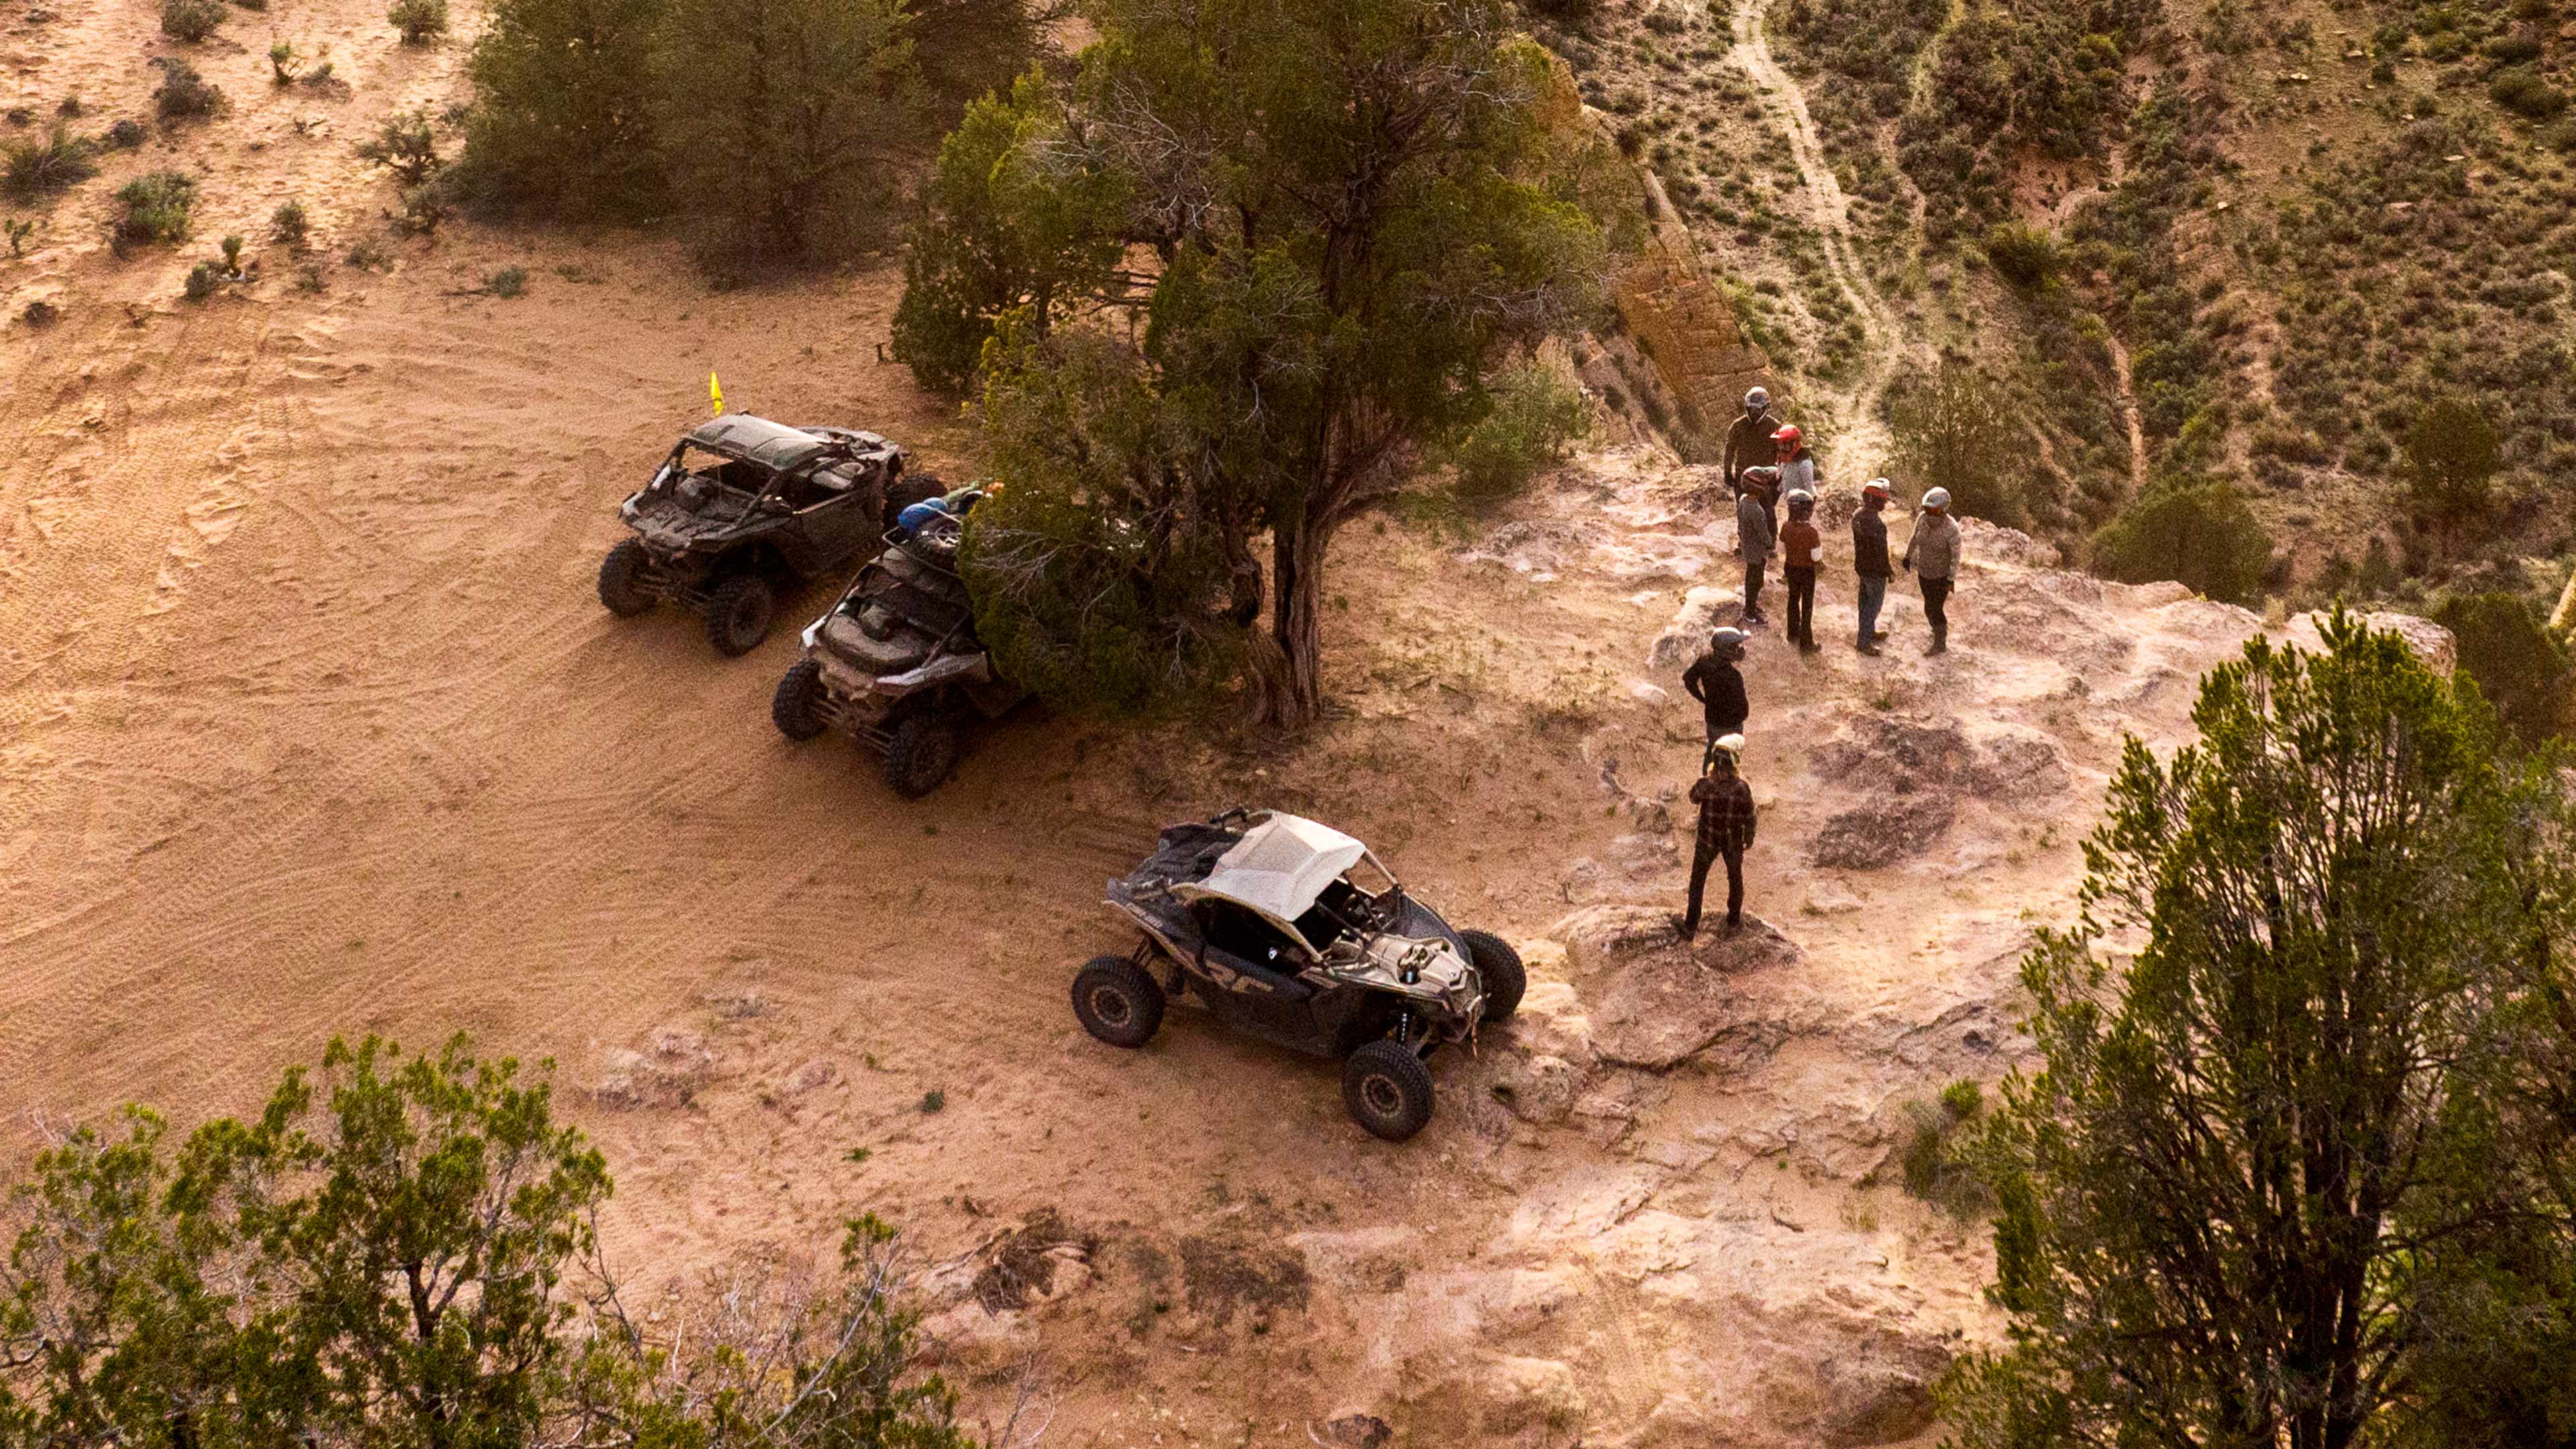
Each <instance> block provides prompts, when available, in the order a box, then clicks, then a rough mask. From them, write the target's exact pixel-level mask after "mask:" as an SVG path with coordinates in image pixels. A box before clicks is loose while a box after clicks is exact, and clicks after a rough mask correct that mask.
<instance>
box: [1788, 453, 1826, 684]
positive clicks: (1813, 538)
mask: <svg viewBox="0 0 2576 1449" xmlns="http://www.w3.org/2000/svg"><path fill="white" fill-rule="evenodd" d="M1815 512H1816V495H1815V494H1813V493H1810V492H1808V491H1807V490H1806V489H1804V488H1801V489H1799V490H1797V491H1796V492H1794V493H1791V494H1790V495H1789V521H1788V522H1786V523H1784V524H1781V525H1780V577H1781V578H1782V579H1783V580H1784V581H1786V582H1787V584H1788V585H1789V642H1790V643H1792V644H1795V645H1797V646H1798V652H1799V653H1801V654H1813V653H1815V652H1816V571H1817V570H1818V569H1821V568H1823V567H1824V563H1825V536H1824V535H1823V534H1821V533H1818V532H1817V531H1816V525H1815V523H1814V522H1813V519H1814V516H1815Z"/></svg>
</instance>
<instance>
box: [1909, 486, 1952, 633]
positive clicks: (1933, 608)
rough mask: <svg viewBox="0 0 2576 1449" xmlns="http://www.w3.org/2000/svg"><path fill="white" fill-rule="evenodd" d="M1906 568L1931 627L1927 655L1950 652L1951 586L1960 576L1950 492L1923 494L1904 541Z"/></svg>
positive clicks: (1937, 491) (1943, 490)
mask: <svg viewBox="0 0 2576 1449" xmlns="http://www.w3.org/2000/svg"><path fill="white" fill-rule="evenodd" d="M1905 567H1906V570H1907V571H1908V572H1910V573H1912V574H1913V575H1914V576H1915V578H1916V579H1918V580H1920V581H1921V583H1922V585H1923V617H1924V618H1925V619H1926V620H1928V621H1930V623H1931V625H1932V642H1931V643H1929V644H1926V645H1924V646H1923V652H1924V653H1926V654H1947V653H1949V652H1950V584H1951V582H1952V581H1953V580H1954V579H1956V578H1957V577H1958V574H1959V525H1958V522H1957V521H1956V520H1954V519H1952V518H1951V517H1950V490H1949V489H1947V488H1935V489H1933V490H1932V491H1931V492H1929V493H1926V494H1924V495H1923V511H1922V512H1920V513H1918V514H1916V515H1915V516H1914V532H1913V534H1912V535H1911V536H1909V537H1908V538H1907V539H1906V540H1905Z"/></svg>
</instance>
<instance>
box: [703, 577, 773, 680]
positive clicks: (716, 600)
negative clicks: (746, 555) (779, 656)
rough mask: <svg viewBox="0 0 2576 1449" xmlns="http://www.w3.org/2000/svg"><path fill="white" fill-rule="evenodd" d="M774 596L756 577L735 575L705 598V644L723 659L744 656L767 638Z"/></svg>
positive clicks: (766, 581) (765, 581) (765, 583)
mask: <svg viewBox="0 0 2576 1449" xmlns="http://www.w3.org/2000/svg"><path fill="white" fill-rule="evenodd" d="M777 616H778V595H777V594H775V593H773V592H772V591H771V590H770V587H769V580H767V579H764V578H762V577H761V576H760V575H758V574H736V575H734V576H733V577H732V578H729V579H727V580H725V581H724V582H723V583H720V584H718V585H716V587H715V592H713V593H711V594H709V595H707V642H708V643H710V644H713V645H714V646H716V652H717V653H718V654H721V655H723V656H724V657H726V658H727V659H733V658H737V657H739V656H741V655H744V654H748V653H750V652H751V651H752V650H754V649H757V648H759V647H760V641H761V640H763V639H766V638H768V637H769V622H770V620H772V619H774V618H776V617H777Z"/></svg>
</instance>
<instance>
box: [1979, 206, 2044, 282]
mask: <svg viewBox="0 0 2576 1449" xmlns="http://www.w3.org/2000/svg"><path fill="white" fill-rule="evenodd" d="M1986 260H1987V261H1988V262H1989V263H1991V264H1993V266H1994V269H1995V273H1996V275H1998V276H2000V277H2002V278H2003V279H2004V280H2005V281H2007V282H2010V283H2012V284H2013V285H2014V286H2016V287H2020V288H2023V289H2025V290H2027V289H2029V288H2032V287H2036V286H2039V285H2041V284H2042V283H2044V282H2046V281H2047V280H2048V279H2049V278H2050V277H2052V276H2054V275H2055V274H2056V272H2057V238H2055V237H2053V236H2050V235H2049V234H2048V233H2047V232H2044V231H2042V230H2040V229H2039V228H2038V227H2035V226H2025V225H2023V224H2022V223H2020V222H2017V221H2004V222H1997V223H1995V225H1994V226H1993V227H1992V228H1990V229H1989V230H1988V231H1987V232H1986Z"/></svg>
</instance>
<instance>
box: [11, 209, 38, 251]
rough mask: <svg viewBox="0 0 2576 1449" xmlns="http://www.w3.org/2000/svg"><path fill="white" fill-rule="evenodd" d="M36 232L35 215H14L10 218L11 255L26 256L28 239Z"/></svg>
mask: <svg viewBox="0 0 2576 1449" xmlns="http://www.w3.org/2000/svg"><path fill="white" fill-rule="evenodd" d="M35 234H36V219H35V218H34V217H31V216H13V217H11V218H9V255H11V256H13V257H23V256H25V255H26V254H27V239H28V238H29V237H32V236H34V235H35Z"/></svg>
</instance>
